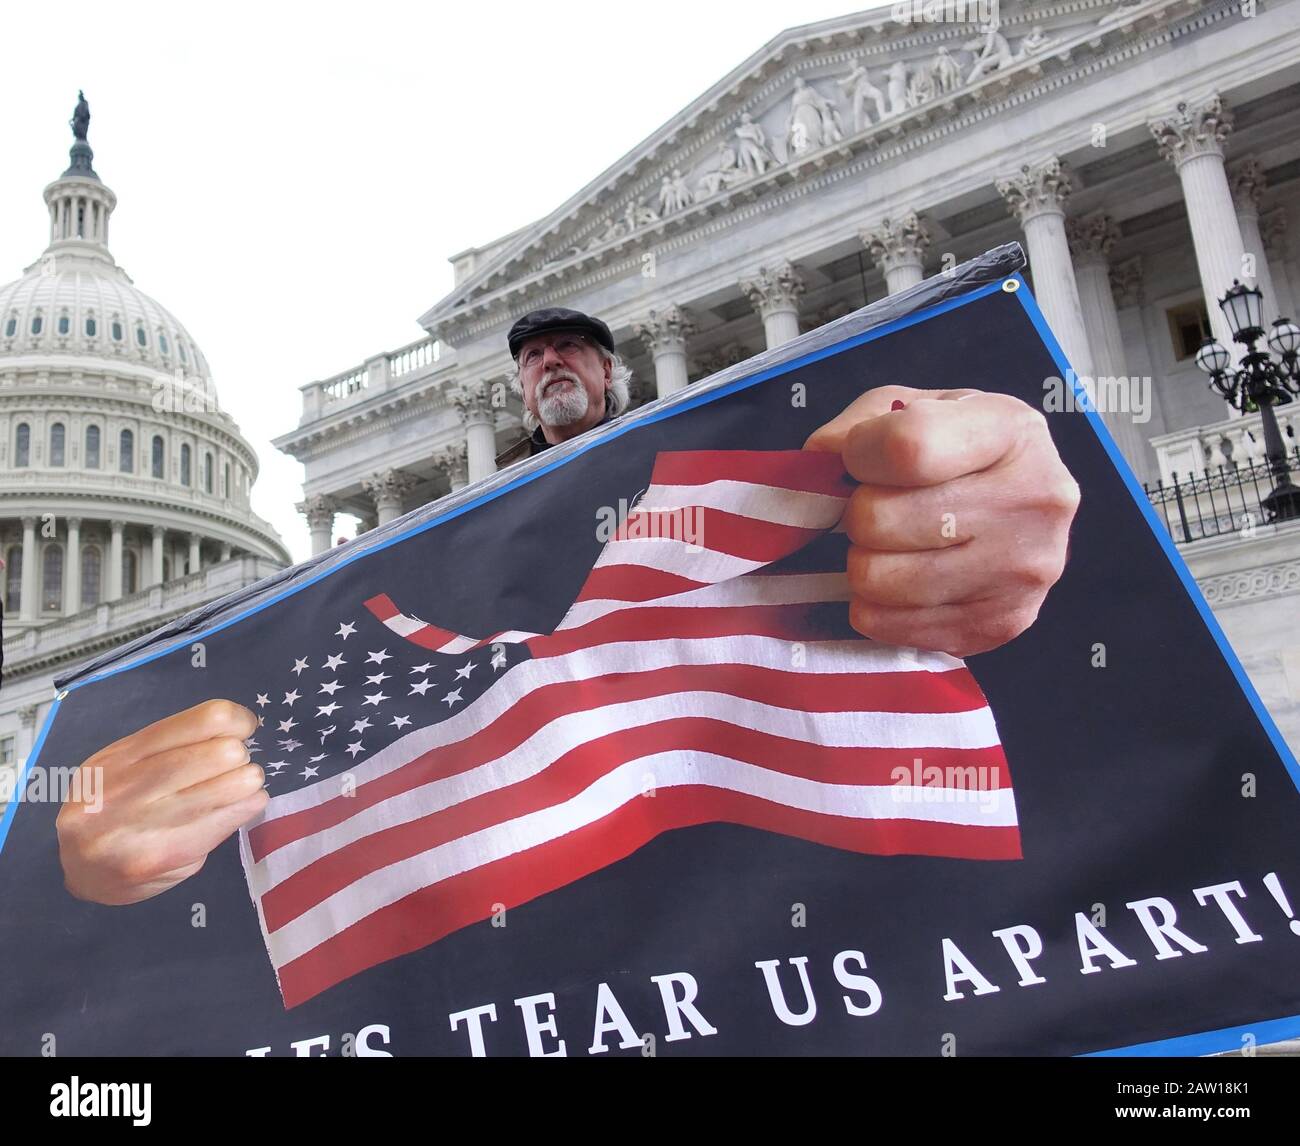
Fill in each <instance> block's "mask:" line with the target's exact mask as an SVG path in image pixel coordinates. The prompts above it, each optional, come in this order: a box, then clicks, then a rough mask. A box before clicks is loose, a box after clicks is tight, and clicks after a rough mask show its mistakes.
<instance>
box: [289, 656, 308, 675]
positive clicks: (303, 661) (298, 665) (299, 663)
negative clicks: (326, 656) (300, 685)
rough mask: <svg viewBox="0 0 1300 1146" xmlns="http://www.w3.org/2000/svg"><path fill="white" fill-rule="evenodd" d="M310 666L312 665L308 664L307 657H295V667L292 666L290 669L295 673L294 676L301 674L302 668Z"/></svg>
mask: <svg viewBox="0 0 1300 1146" xmlns="http://www.w3.org/2000/svg"><path fill="white" fill-rule="evenodd" d="M309 667H310V666H309V665H308V664H307V658H306V657H294V658H293V668H291V669H290V670H289V671H290V672H291V673H293V675H294V676H301V675H302V670H303V669H305V668H309Z"/></svg>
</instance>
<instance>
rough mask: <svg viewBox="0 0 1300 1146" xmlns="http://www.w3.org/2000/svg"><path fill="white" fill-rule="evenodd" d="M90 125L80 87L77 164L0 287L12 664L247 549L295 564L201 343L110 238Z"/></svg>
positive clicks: (181, 591)
mask: <svg viewBox="0 0 1300 1146" xmlns="http://www.w3.org/2000/svg"><path fill="white" fill-rule="evenodd" d="M89 121H90V112H89V108H88V106H87V105H86V103H85V101H84V99H83V100H82V101H81V102H80V103H79V104H78V107H77V111H76V113H75V115H74V119H73V122H72V127H73V133H74V136H75V142H74V144H73V147H72V151H71V158H72V163H71V165H70V166H69V168H68V169H67V171H65V172H64V173H63V175H61V176H60V177H59V178H58V179H56V180H55V181H54V182H53V183H51V184H50V185H49V186H48V187H46V188H45V203H46V206H47V208H48V209H49V217H50V226H49V235H48V244H47V246H46V248H45V251H44V253H43V254H42V255H41V256H40V257H39V258H38V259H37V260H36V261H35V262H34V263H32V265H31V266H29V267H28V268H27V269H26V270H25V271H24V273H23V276H22V277H21V278H20V279H18V280H17V281H15V282H12V283H9V284H7V285H5V286H0V557H3V559H4V562H5V570H4V573H3V575H2V576H0V593H2V594H3V597H4V601H5V605H6V610H5V611H6V620H7V622H8V625H7V628H8V631H9V634H10V636H11V639H12V638H13V636H14V634H15V632H17V633H23V632H25V633H26V638H27V639H24V640H23V641H22V643H21V645H20V646H19V647H17V648H13V649H12V650H11V646H10V642H9V641H6V646H5V651H6V659H8V658H9V657H10V655H11V651H12V652H17V653H20V654H21V653H22V651H23V650H27V651H29V652H32V653H35V652H36V651H37V647H38V645H40V644H42V643H45V644H49V639H47V638H52V637H53V635H54V632H55V629H57V628H58V625H54V626H53V627H51V625H52V623H53V622H60V621H62V622H64V627H65V628H66V627H68V625H67V621H66V619H67V618H72V617H74V616H77V615H79V614H81V613H83V612H84V611H85V610H87V609H92V608H97V607H98V608H102V606H104V605H109V604H113V603H115V602H122V603H123V604H122V607H120V608H119V607H118V606H117V605H114V612H115V614H116V613H121V614H122V619H123V620H125V619H126V618H127V614H128V613H129V614H131V615H132V616H133V617H134V616H135V614H136V613H138V614H140V616H139V617H136V618H135V620H133V621H132V623H131V626H130V628H132V629H139V627H140V626H141V625H148V626H152V625H154V624H157V623H160V621H161V620H162V619H163V618H164V617H165V616H166V615H167V614H168V613H169V612H174V611H176V610H177V609H180V608H181V607H182V606H184V605H186V604H187V603H188V604H192V603H193V599H194V598H195V596H196V594H197V595H203V594H204V593H206V595H207V596H208V597H209V598H210V597H211V596H212V595H213V591H214V589H215V587H218V586H220V585H224V584H226V583H227V582H229V583H230V585H231V586H233V585H234V584H236V583H242V582H243V580H245V579H246V577H245V576H244V575H243V574H240V575H238V576H237V575H236V574H235V573H230V575H229V576H225V575H224V574H223V575H222V576H218V577H215V578H213V577H212V576H209V575H208V574H209V572H210V571H211V570H213V569H214V568H216V567H224V566H225V565H226V564H227V563H233V564H232V565H231V568H234V566H235V565H238V563H239V562H240V561H243V560H244V559H251V564H249V565H248V568H247V569H246V570H244V573H246V574H248V575H253V574H257V575H265V572H266V571H267V568H268V567H270V568H278V567H281V566H283V565H285V564H287V563H288V560H289V557H288V553H287V551H286V550H285V547H284V545H283V543H282V542H281V540H280V538H279V536H278V535H277V534H276V532H275V530H274V529H273V528H272V527H271V526H270V525H269V524H268V523H267V522H266V521H264V520H263V519H262V518H260V517H258V516H257V515H256V514H255V513H254V512H253V510H252V507H251V504H250V500H249V497H250V493H251V491H252V487H253V482H254V481H255V480H256V478H257V472H258V461H257V455H256V454H255V453H254V451H253V448H252V446H250V445H249V443H248V442H247V441H246V440H245V438H244V437H243V435H242V434H241V433H240V432H239V427H238V426H236V425H235V423H234V421H233V419H232V418H231V417H230V415H229V414H227V413H225V412H224V411H223V410H221V408H220V406H219V405H218V403H217V393H216V389H215V387H214V386H213V383H212V377H211V373H210V371H209V368H208V363H207V359H206V358H205V357H204V355H203V352H202V350H201V349H200V348H199V346H198V344H197V343H196V342H195V341H194V338H193V337H192V336H191V334H190V332H189V331H188V330H187V329H186V328H185V326H184V325H183V324H182V323H181V322H180V321H179V320H178V319H177V318H176V316H175V315H173V314H172V313H171V312H170V311H168V310H167V309H166V308H165V307H163V306H162V305H160V304H159V303H157V302H156V301H154V299H153V298H151V297H150V296H149V295H147V294H145V293H144V292H143V291H142V290H140V289H139V288H138V287H137V286H136V285H135V284H134V283H133V282H132V280H131V278H130V276H129V275H128V274H127V273H126V272H125V271H124V270H123V269H122V268H121V267H119V266H118V265H117V262H116V260H115V259H114V257H113V255H112V253H111V251H110V250H109V224H110V220H111V218H112V215H113V211H114V210H115V208H116V207H117V197H116V196H115V195H114V194H113V192H112V191H111V190H110V189H109V188H108V187H107V186H106V185H105V184H104V183H103V182H102V181H101V179H100V177H99V175H98V174H97V173H96V172H95V170H94V167H93V162H92V161H93V158H94V156H93V153H92V151H91V149H90V145H89V143H88V142H87V139H86V136H87V129H88V126H89ZM240 568H243V567H242V566H240ZM223 578H224V579H223ZM181 581H184V582H185V585H184V586H179V587H178V584H179V582H181ZM200 582H201V584H200ZM137 598H138V600H137ZM155 598H156V600H155ZM132 601H134V605H132V606H131V607H130V608H128V607H127V604H128V603H129V602H132ZM132 610H134V612H133V611H132ZM109 627H110V628H113V626H111V625H110V626H109ZM73 628H76V626H72V628H69V631H68V633H67V634H65V635H66V636H67V637H68V640H67V641H65V642H63V643H64V644H65V645H68V646H71V645H72V644H75V643H76V642H75V641H73V640H72V638H73V636H74V635H75V634H74V633H73V631H72V630H73ZM101 628H102V626H101ZM36 630H41V632H42V637H41V638H40V639H39V640H38V639H37V632H36ZM98 635H100V636H102V637H103V639H104V640H107V639H108V638H109V637H110V636H117V637H124V636H129V635H131V633H130V632H128V631H127V630H125V629H120V628H118V629H116V631H115V632H111V633H110V632H103V633H101V634H98ZM83 644H84V642H83ZM93 644H94V642H91V645H93ZM89 647H90V646H87V651H89Z"/></svg>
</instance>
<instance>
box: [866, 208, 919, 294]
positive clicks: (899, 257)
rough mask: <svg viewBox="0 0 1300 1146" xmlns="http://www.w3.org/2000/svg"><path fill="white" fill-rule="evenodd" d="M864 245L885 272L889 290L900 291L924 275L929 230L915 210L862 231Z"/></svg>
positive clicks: (913, 284)
mask: <svg viewBox="0 0 1300 1146" xmlns="http://www.w3.org/2000/svg"><path fill="white" fill-rule="evenodd" d="M859 238H860V239H861V240H862V245H863V246H865V247H866V248H867V253H868V254H869V255H870V256H871V258H872V261H873V262H874V263H875V264H876V266H877V267H879V268H880V273H881V274H883V275H884V276H885V287H886V289H887V290H888V291H889V293H890V294H898V292H899V291H904V290H907V288H908V287H910V286H915V285H916V284H917V283H919V282H920V281H921V280H922V279H923V278H925V249H926V248H927V247H928V246H929V245H930V231H929V228H928V227H927V226H926V225H925V220H924V219H922V218H921V217H920V216H919V215H917V213H916V212H915V211H909V212H908V213H907V214H906V215H903V216H902V217H901V218H899V219H882V220H881V222H880V225H879V226H878V227H872V228H870V229H869V230H866V231H862V232H861V233H860V235H859Z"/></svg>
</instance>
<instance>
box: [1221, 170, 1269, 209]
mask: <svg viewBox="0 0 1300 1146" xmlns="http://www.w3.org/2000/svg"><path fill="white" fill-rule="evenodd" d="M1228 186H1229V187H1231V188H1232V201H1233V203H1235V204H1236V206H1237V210H1238V211H1250V212H1253V213H1255V214H1258V213H1259V205H1260V201H1261V200H1262V199H1263V198H1264V190H1265V188H1267V187H1268V179H1267V178H1266V177H1265V175H1264V165H1263V164H1262V163H1260V161H1259V160H1258V159H1253V158H1252V159H1243V160H1242V161H1241V162H1240V163H1234V164H1233V165H1232V166H1231V167H1230V168H1228Z"/></svg>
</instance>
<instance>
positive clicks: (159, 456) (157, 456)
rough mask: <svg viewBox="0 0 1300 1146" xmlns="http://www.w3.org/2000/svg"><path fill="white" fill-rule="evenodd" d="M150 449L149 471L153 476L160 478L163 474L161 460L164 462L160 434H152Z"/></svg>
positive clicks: (163, 448) (163, 449)
mask: <svg viewBox="0 0 1300 1146" xmlns="http://www.w3.org/2000/svg"><path fill="white" fill-rule="evenodd" d="M152 450H153V453H152V456H151V458H150V469H149V472H150V473H152V474H153V476H154V477H156V478H160V477H162V476H163V462H164V451H165V447H164V446H163V440H162V435H161V434H154V436H153V447H152Z"/></svg>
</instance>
